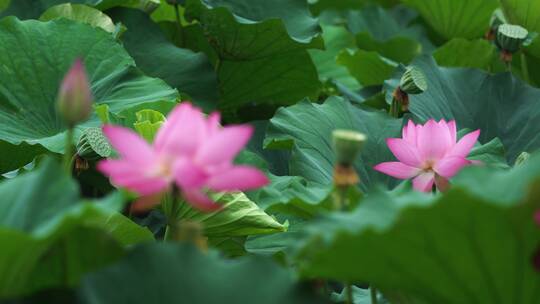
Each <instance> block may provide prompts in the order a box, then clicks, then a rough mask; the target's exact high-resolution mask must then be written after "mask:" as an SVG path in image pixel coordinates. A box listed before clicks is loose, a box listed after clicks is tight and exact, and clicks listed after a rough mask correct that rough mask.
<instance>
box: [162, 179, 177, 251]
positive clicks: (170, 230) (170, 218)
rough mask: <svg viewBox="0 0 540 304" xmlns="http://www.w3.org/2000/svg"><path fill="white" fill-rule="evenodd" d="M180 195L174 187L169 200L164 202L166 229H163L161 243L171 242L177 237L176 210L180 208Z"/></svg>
mask: <svg viewBox="0 0 540 304" xmlns="http://www.w3.org/2000/svg"><path fill="white" fill-rule="evenodd" d="M179 197H180V193H179V191H178V188H176V187H174V188H173V190H172V191H171V194H170V196H169V199H168V200H167V201H166V202H165V206H164V211H165V216H166V217H167V227H166V228H165V235H164V236H163V241H165V242H166V241H171V240H174V238H175V237H176V235H177V232H178V231H177V229H178V209H179V207H180V200H179Z"/></svg>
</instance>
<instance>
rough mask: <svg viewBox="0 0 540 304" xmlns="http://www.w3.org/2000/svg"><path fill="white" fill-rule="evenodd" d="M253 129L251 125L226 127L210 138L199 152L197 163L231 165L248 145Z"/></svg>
mask: <svg viewBox="0 0 540 304" xmlns="http://www.w3.org/2000/svg"><path fill="white" fill-rule="evenodd" d="M252 133H253V128H252V127H251V126H249V125H242V126H232V127H225V128H223V129H221V130H219V131H218V132H217V133H216V134H215V135H214V136H212V137H211V138H209V139H208V140H207V141H206V142H205V143H204V144H203V145H202V146H201V148H200V149H199V151H198V152H197V156H196V160H197V162H199V163H201V164H205V165H207V166H208V165H210V166H211V165H217V164H220V163H230V162H232V160H233V159H234V157H235V156H236V154H238V152H240V150H242V148H243V147H244V146H245V145H246V143H247V142H248V140H249V138H250V137H251V134H252Z"/></svg>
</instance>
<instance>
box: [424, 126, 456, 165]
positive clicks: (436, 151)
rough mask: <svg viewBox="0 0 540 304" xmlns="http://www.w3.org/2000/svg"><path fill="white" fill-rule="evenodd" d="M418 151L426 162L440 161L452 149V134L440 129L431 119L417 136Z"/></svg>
mask: <svg viewBox="0 0 540 304" xmlns="http://www.w3.org/2000/svg"><path fill="white" fill-rule="evenodd" d="M417 136H418V138H417V140H418V150H419V152H420V156H421V157H423V158H424V159H425V160H438V159H440V158H442V157H443V156H444V155H445V154H446V152H447V149H448V148H449V147H450V146H449V143H450V134H449V132H448V130H445V129H444V128H442V127H440V126H439V124H438V123H436V122H435V121H434V120H433V119H430V120H429V121H428V122H427V123H426V124H425V125H424V126H423V128H422V129H421V130H420V132H419V134H418V135H417Z"/></svg>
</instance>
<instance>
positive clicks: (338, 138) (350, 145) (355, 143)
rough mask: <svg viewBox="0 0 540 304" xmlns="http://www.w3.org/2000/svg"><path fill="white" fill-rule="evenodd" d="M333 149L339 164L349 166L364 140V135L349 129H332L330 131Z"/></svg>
mask: <svg viewBox="0 0 540 304" xmlns="http://www.w3.org/2000/svg"><path fill="white" fill-rule="evenodd" d="M332 139H333V143H334V150H335V151H336V159H337V162H338V164H339V165H341V166H344V167H351V166H352V165H353V163H354V161H355V160H356V158H357V157H358V154H360V150H362V147H363V145H364V143H365V142H366V139H367V137H366V135H364V134H363V133H360V132H356V131H351V130H334V132H332Z"/></svg>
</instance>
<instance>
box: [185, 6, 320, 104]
mask: <svg viewBox="0 0 540 304" xmlns="http://www.w3.org/2000/svg"><path fill="white" fill-rule="evenodd" d="M185 8H186V10H185V15H186V17H187V19H188V20H197V21H198V22H199V23H200V24H201V26H202V28H203V30H204V34H205V36H206V38H207V39H208V41H209V42H210V44H211V45H212V46H213V48H214V50H215V51H216V52H217V54H218V58H219V60H218V64H217V73H218V80H219V84H220V92H221V103H220V108H222V109H230V108H237V107H240V106H242V105H246V104H248V103H249V104H261V103H270V104H278V105H280V104H291V103H294V102H296V101H298V100H300V99H302V98H304V97H305V96H312V97H315V96H316V95H317V93H318V92H317V91H318V89H319V86H320V83H319V80H318V77H317V71H316V69H315V66H314V65H313V62H312V60H311V58H310V56H309V54H308V53H307V51H306V49H308V48H322V45H323V42H322V39H321V37H320V36H319V35H318V34H319V26H318V24H317V20H316V19H315V18H313V17H311V16H310V13H309V10H308V9H307V4H306V3H305V1H302V0H279V1H265V0H256V1H253V0H205V1H201V0H188V1H186V5H185ZM291 62H294V64H291Z"/></svg>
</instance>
